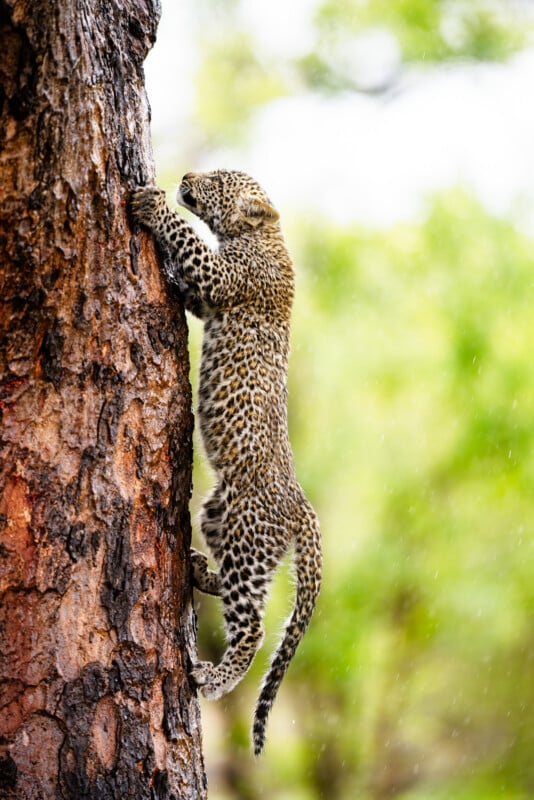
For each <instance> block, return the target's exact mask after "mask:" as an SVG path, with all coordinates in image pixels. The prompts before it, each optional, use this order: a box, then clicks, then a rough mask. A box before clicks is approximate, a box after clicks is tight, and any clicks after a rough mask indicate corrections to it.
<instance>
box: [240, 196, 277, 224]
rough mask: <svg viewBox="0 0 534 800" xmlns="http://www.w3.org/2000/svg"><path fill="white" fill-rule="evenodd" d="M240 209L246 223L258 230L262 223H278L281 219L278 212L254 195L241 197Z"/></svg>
mask: <svg viewBox="0 0 534 800" xmlns="http://www.w3.org/2000/svg"><path fill="white" fill-rule="evenodd" d="M239 208H240V210H241V211H242V212H243V216H244V218H245V222H247V223H248V224H249V225H250V226H251V227H252V228H257V227H258V225H261V223H262V222H276V221H277V219H278V218H279V217H280V214H279V213H278V211H277V210H276V209H275V208H273V207H272V206H271V205H270V204H269V203H266V202H265V201H264V200H258V198H257V197H253V196H252V195H247V194H245V195H241V197H240V198H239Z"/></svg>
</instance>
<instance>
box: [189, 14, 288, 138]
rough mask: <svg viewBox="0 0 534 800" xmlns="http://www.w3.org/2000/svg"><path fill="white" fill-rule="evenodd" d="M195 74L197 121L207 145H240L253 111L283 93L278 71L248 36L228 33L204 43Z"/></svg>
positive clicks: (208, 39)
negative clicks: (258, 51) (203, 49)
mask: <svg viewBox="0 0 534 800" xmlns="http://www.w3.org/2000/svg"><path fill="white" fill-rule="evenodd" d="M203 47H204V48H205V54H206V55H205V57H204V59H203V60H202V63H201V66H200V69H199V71H198V73H197V77H196V82H197V91H196V97H197V108H196V122H197V124H198V125H199V127H200V128H201V129H202V131H203V134H204V136H205V138H206V139H207V141H208V143H209V144H210V146H217V145H220V144H225V143H231V144H234V145H235V144H239V143H240V142H242V140H243V137H244V136H245V134H246V132H247V131H248V126H249V123H250V120H251V117H252V115H253V113H254V111H256V110H257V108H258V107H260V106H261V105H263V104H264V103H266V102H268V101H269V100H273V99H274V98H275V97H279V96H281V95H282V94H284V92H285V86H284V82H283V80H282V79H281V77H280V75H279V74H278V73H277V70H276V69H274V68H273V67H270V66H269V64H267V63H265V62H263V61H262V60H261V59H260V57H259V56H258V53H257V52H256V49H255V47H254V42H253V40H252V38H251V36H250V35H249V34H247V33H245V32H243V31H237V30H236V31H227V32H226V33H225V34H224V35H222V36H221V35H218V36H217V37H210V38H207V39H206V40H205V41H204V45H203Z"/></svg>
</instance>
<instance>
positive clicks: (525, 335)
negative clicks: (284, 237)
mask: <svg viewBox="0 0 534 800" xmlns="http://www.w3.org/2000/svg"><path fill="white" fill-rule="evenodd" d="M296 242H297V245H299V246H300V253H299V259H298V260H299V263H300V264H301V265H302V268H303V269H304V270H305V274H304V276H303V280H302V282H301V287H300V292H301V294H300V302H299V309H298V312H297V320H296V325H295V334H294V338H295V339H296V340H297V342H299V343H302V342H305V343H306V346H304V347H303V346H302V345H301V346H299V345H297V353H296V354H295V355H294V359H293V368H292V373H291V387H290V388H291V391H290V401H291V409H290V419H291V420H292V421H293V428H292V439H293V443H294V445H295V448H296V453H297V460H298V462H299V473H300V474H301V475H303V477H304V480H305V482H306V487H307V489H308V491H309V492H310V494H311V496H312V497H313V498H314V499H315V501H316V502H317V503H318V506H319V513H320V516H321V520H322V524H323V528H324V533H325V550H326V577H325V581H324V590H323V594H322V598H321V606H320V607H321V613H320V616H319V618H318V619H317V620H316V621H315V622H314V623H313V624H312V629H311V632H310V633H309V634H308V639H307V642H306V646H305V647H304V648H303V652H302V653H301V654H299V655H298V657H297V660H296V664H295V666H294V668H293V669H294V673H293V674H295V673H296V679H297V681H298V682H299V683H300V685H302V683H303V682H306V680H307V675H312V676H313V679H310V686H309V694H310V696H314V695H315V694H316V692H317V687H318V686H319V685H320V687H321V689H320V692H321V696H322V698H323V702H324V703H325V705H328V706H330V709H329V710H327V709H326V708H325V709H324V710H323V716H322V717H321V716H320V717H319V718H318V719H316V718H314V717H313V715H311V714H310V715H306V724H309V725H311V726H312V727H316V732H315V734H314V739H313V747H314V748H316V749H315V752H316V757H317V758H323V755H324V758H325V759H326V760H327V762H328V763H331V764H335V763H339V762H340V761H344V763H345V768H344V779H343V788H340V790H339V793H338V794H336V795H335V796H336V797H343V798H350V797H361V798H377V797H385V796H399V797H409V798H421V800H422V799H423V798H426V797H428V796H442V795H439V793H438V792H437V791H436V795H434V790H435V787H437V786H439V785H442V784H443V782H444V781H445V782H447V781H449V783H448V784H447V786H448V789H447V790H446V791H444V794H443V796H444V797H445V796H454V797H456V796H462V797H463V796H465V797H470V798H473V799H474V798H476V799H477V800H485V798H486V797H490V796H501V797H523V796H524V797H526V796H528V794H527V792H528V791H529V790H528V786H529V785H530V781H531V780H533V779H534V771H533V770H532V768H531V767H530V766H529V763H530V762H529V761H528V759H527V758H526V752H527V750H528V747H529V745H530V746H532V744H533V742H532V738H531V735H530V733H529V732H528V731H527V729H526V727H525V724H524V712H521V711H520V704H521V702H525V701H526V702H527V703H529V704H530V703H532V702H533V701H534V689H532V688H526V687H525V682H526V681H527V680H528V679H527V676H528V674H529V671H530V670H531V668H532V662H531V660H530V659H531V658H532V648H533V645H534V637H533V636H532V628H531V623H530V620H531V618H532V612H533V598H534V589H533V588H532V586H533V585H534V581H533V580H532V576H533V575H534V540H533V537H532V531H533V526H534V510H533V506H532V485H533V482H534V472H533V467H534V464H533V453H534V426H533V425H532V420H533V419H534V366H533V364H532V358H531V356H530V355H529V343H530V342H531V341H532V340H533V337H534V318H533V316H532V304H533V301H534V277H533V276H534V245H533V244H532V242H531V241H530V240H528V239H526V238H524V237H523V236H521V235H520V234H519V233H518V231H517V230H516V229H515V228H514V226H513V225H512V224H511V223H509V222H506V221H503V220H499V219H495V218H493V217H491V216H490V215H489V214H488V213H487V212H486V211H485V210H484V209H483V208H482V207H481V206H480V205H478V204H477V203H476V202H475V201H474V200H473V199H472V198H471V197H470V196H469V195H467V194H466V193H465V192H463V191H461V190H455V191H450V192H448V193H445V194H443V195H442V196H440V197H437V198H436V200H435V202H434V203H433V205H432V207H431V208H430V210H429V215H428V219H427V221H426V222H425V223H424V224H423V225H421V226H417V225H403V226H398V227H396V228H393V229H392V230H389V231H387V233H385V234H384V233H372V232H369V231H366V230H362V229H358V228H354V229H345V230H340V229H336V228H335V227H332V226H329V225H325V226H320V225H317V223H316V222H315V223H314V225H313V226H311V225H308V224H307V223H304V224H303V228H302V230H301V231H300V233H299V235H298V236H296ZM302 308H304V309H307V310H305V311H303V310H301V309H302ZM310 309H311V311H310ZM311 317H313V322H312V320H311ZM310 380H312V381H316V383H315V384H313V385H312V386H310ZM325 628H326V630H325ZM525 659H527V660H526V661H525ZM289 680H291V677H290V678H289ZM518 683H519V685H520V686H521V692H522V693H523V694H522V698H521V700H520V699H519V698H518V697H517V698H516V700H513V697H514V694H515V691H514V687H515V686H516V684H518ZM514 709H515V710H514ZM330 720H332V721H330ZM349 751H350V752H351V753H352V756H351V757H349V755H348V753H349ZM523 759H525V760H524V761H523ZM518 763H521V768H520V769H518ZM349 764H350V765H351V766H350V767H349ZM462 765H463V766H462ZM458 773H460V774H461V776H462V778H461V783H462V786H463V789H462V791H465V792H466V793H465V794H461V795H457V792H458V791H460V790H459V788H458V787H459V784H456V783H455V779H454V778H453V775H456V774H458ZM482 774H483V775H484V776H485V777H484V780H483V781H482V783H483V786H484V788H483V789H480V788H476V787H477V786H478V785H479V784H480V781H481V775H482ZM471 779H472V782H473V788H472V790H471V791H467V790H466V789H465V786H466V783H469V781H470V780H471ZM492 779H494V780H495V781H497V780H498V781H499V783H500V785H501V786H504V787H505V790H504V791H502V793H501V794H492V793H491V791H490V790H489V789H488V786H490V785H491V780H492ZM451 781H452V782H451ZM408 790H409V792H408ZM440 791H441V790H440ZM492 791H493V790H492ZM447 792H449V794H447ZM309 796H310V797H313V796H314V795H313V793H312V792H311V791H310V795H309ZM332 796H334V795H332Z"/></svg>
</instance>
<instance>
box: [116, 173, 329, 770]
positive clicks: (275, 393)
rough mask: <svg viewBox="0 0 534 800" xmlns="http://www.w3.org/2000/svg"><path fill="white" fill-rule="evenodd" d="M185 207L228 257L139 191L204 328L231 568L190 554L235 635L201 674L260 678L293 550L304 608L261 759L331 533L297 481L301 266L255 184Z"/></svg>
mask: <svg viewBox="0 0 534 800" xmlns="http://www.w3.org/2000/svg"><path fill="white" fill-rule="evenodd" d="M177 199H178V202H179V203H181V204H182V205H183V206H185V207H186V208H188V209H189V210H191V211H193V212H194V213H195V214H197V215H198V216H199V217H200V218H201V219H202V220H204V222H206V223H207V224H208V225H209V227H210V228H211V230H212V231H213V233H214V234H216V236H217V238H218V242H219V249H218V250H217V251H214V250H212V249H210V248H209V247H208V246H207V245H206V244H205V243H204V242H203V241H202V240H201V239H200V238H199V237H198V236H197V234H196V233H195V232H194V231H193V229H192V228H191V226H190V225H189V224H188V223H187V222H186V221H185V220H184V219H182V218H181V217H180V216H178V215H177V214H176V213H174V212H172V211H170V210H169V209H168V207H167V205H166V203H165V196H164V193H163V192H162V191H161V190H159V189H156V188H154V187H146V188H142V189H139V190H137V191H136V192H135V194H134V198H133V202H132V206H133V211H134V215H135V217H136V218H137V220H138V221H139V222H141V223H142V224H143V225H145V226H146V227H147V228H148V229H149V230H150V231H152V233H153V234H154V236H155V237H156V239H157V240H158V241H159V242H160V243H161V244H163V245H164V246H165V248H166V250H167V251H169V253H170V256H171V260H172V269H171V271H170V274H169V275H168V277H169V279H170V280H171V281H172V282H173V283H174V284H175V285H176V286H177V287H178V288H179V290H180V292H181V294H182V297H183V299H184V302H185V305H186V308H187V309H188V310H189V311H191V312H192V313H193V314H195V315H197V316H198V317H200V318H201V319H203V320H204V338H203V345H202V360H201V367H200V386H199V406H198V417H199V421H200V429H201V432H202V437H203V441H204V444H205V448H206V452H207V455H208V457H209V460H210V463H211V465H212V467H213V469H214V471H215V475H216V480H217V482H216V485H215V487H214V489H213V490H212V492H211V494H210V495H209V497H208V498H207V500H206V501H205V503H204V506H203V510H202V516H201V528H202V533H203V536H204V539H205V541H206V544H207V546H208V548H209V550H210V551H211V553H212V555H213V558H214V560H215V562H216V563H217V566H218V571H217V572H215V571H212V570H210V569H209V568H208V561H207V558H206V556H205V555H204V554H202V553H200V552H198V551H196V550H192V551H191V559H192V565H193V578H194V583H195V586H196V587H197V588H198V589H200V590H201V591H203V592H207V593H209V594H214V595H218V596H219V597H221V599H222V602H223V612H224V620H225V628H226V637H227V648H226V651H225V653H224V655H223V658H222V660H221V662H220V663H219V664H218V665H217V666H214V665H213V664H211V663H210V662H198V663H197V664H195V665H194V668H193V670H192V673H191V676H192V678H193V680H194V681H195V683H196V684H197V685H198V686H199V687H201V691H202V693H203V694H204V695H205V696H206V697H209V698H218V697H220V696H221V695H223V694H225V693H226V692H229V691H230V690H231V689H233V688H234V686H235V685H236V684H237V683H238V682H239V681H240V680H241V678H242V677H243V675H244V674H245V672H246V671H247V670H248V668H249V666H250V664H251V662H252V659H253V658H254V655H255V653H256V651H257V650H258V648H259V647H260V645H261V642H262V639H263V622H262V621H263V614H264V608H265V602H266V599H267V594H268V590H269V586H270V583H271V580H272V577H273V574H274V572H275V570H276V568H277V566H278V565H279V563H280V560H281V559H282V558H283V556H284V554H285V553H286V552H287V550H288V549H289V547H290V546H291V545H292V546H293V548H294V561H295V567H296V579H297V588H296V599H295V604H294V609H293V612H292V615H291V617H290V619H289V620H288V623H287V625H286V628H285V632H284V635H283V639H282V641H281V643H280V645H279V647H278V649H277V650H276V653H275V655H274V658H273V661H272V663H271V666H270V669H269V671H268V672H267V675H266V676H265V678H264V681H263V685H262V689H261V693H260V697H259V699H258V702H257V705H256V710H255V716H254V724H253V742H254V751H255V753H256V754H257V755H258V754H260V753H261V752H262V750H263V747H264V743H265V726H266V721H267V716H268V713H269V711H270V709H271V706H272V704H273V701H274V699H275V696H276V693H277V691H278V688H279V686H280V683H281V681H282V678H283V677H284V675H285V672H286V670H287V668H288V666H289V663H290V661H291V659H292V657H293V655H294V653H295V650H296V648H297V646H298V644H299V642H300V640H301V639H302V636H303V635H304V632H305V630H306V628H307V626H308V623H309V621H310V617H311V615H312V613H313V610H314V607H315V602H316V599H317V595H318V594H319V589H320V583H321V543H320V533H319V525H318V521H317V517H316V515H315V512H314V511H313V508H312V507H311V505H310V504H309V502H308V501H307V499H306V497H305V496H304V493H303V491H302V489H301V487H300V486H299V484H298V481H297V478H296V475H295V470H294V466H293V456H292V452H291V446H290V443H289V438H288V432H287V389H286V378H287V365H288V355H289V329H290V316H291V306H292V303H293V294H294V272H293V265H292V262H291V259H290V257H289V254H288V252H287V250H286V246H285V243H284V240H283V237H282V233H281V229H280V224H279V221H278V213H277V212H276V211H275V210H274V208H273V206H272V204H271V202H270V200H269V198H268V197H267V195H266V194H265V192H264V191H263V190H262V189H261V188H260V187H259V186H258V184H257V183H256V182H255V181H254V180H252V178H250V177H248V176H247V175H245V174H243V173H241V172H231V171H226V170H218V171H216V172H213V173H201V174H193V173H188V174H187V175H185V176H184V178H183V180H182V183H181V185H180V188H179V191H178V195H177Z"/></svg>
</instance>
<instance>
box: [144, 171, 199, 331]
mask: <svg viewBox="0 0 534 800" xmlns="http://www.w3.org/2000/svg"><path fill="white" fill-rule="evenodd" d="M131 208H132V213H133V216H134V218H135V219H136V221H137V222H139V223H140V224H141V225H143V226H144V227H145V228H148V230H149V231H150V232H151V233H152V234H153V235H154V237H155V238H156V240H157V241H158V243H159V244H160V245H163V247H164V249H165V250H166V251H167V253H168V254H169V258H166V259H164V261H163V268H164V273H165V277H166V278H167V280H168V281H169V283H171V284H172V285H174V286H176V287H177V289H178V291H179V292H180V294H181V295H182V298H183V301H184V303H185V307H186V308H187V310H188V311H191V312H192V313H193V314H195V315H196V316H199V317H202V306H203V300H202V297H201V295H200V292H199V287H198V285H197V283H196V282H195V281H192V280H191V279H190V278H189V279H188V278H187V277H186V275H185V269H184V263H183V262H184V261H187V257H188V255H189V254H188V253H187V250H186V249H184V242H185V243H186V247H187V245H190V240H191V239H192V238H193V240H195V239H196V240H197V241H196V243H194V245H195V246H196V247H197V248H198V247H199V246H200V247H204V248H205V247H206V246H205V245H204V243H203V242H202V241H201V240H200V239H198V237H197V235H196V234H195V232H194V230H193V229H192V227H191V226H190V225H189V223H188V222H186V220H185V219H182V217H180V216H179V215H178V214H177V213H176V212H174V211H171V210H170V208H169V207H168V206H167V202H166V199H165V192H164V191H163V190H162V189H158V188H157V187H155V186H144V187H142V188H140V189H136V191H135V192H134V193H133V195H132V200H131Z"/></svg>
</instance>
